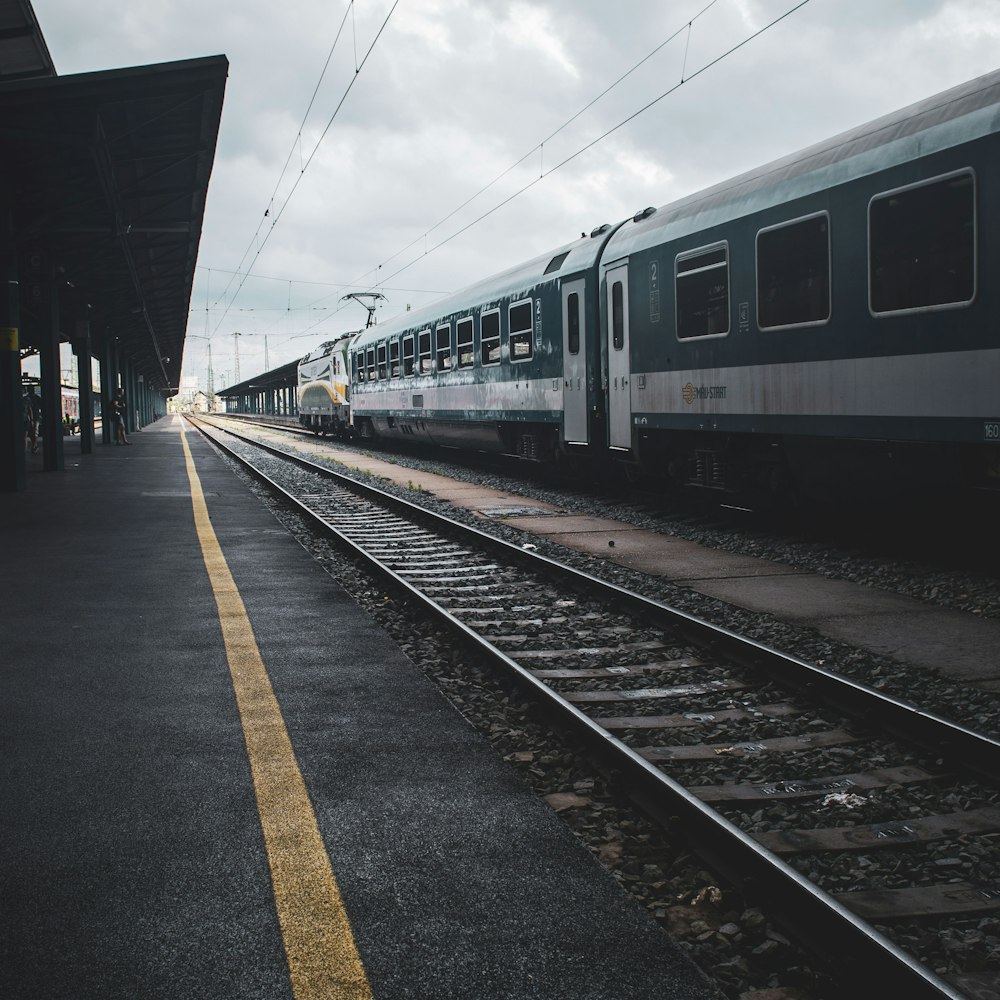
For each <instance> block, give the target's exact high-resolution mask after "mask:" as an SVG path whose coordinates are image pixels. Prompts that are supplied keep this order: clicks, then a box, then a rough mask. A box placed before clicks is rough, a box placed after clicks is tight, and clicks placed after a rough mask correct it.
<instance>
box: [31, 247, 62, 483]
mask: <svg viewBox="0 0 1000 1000" xmlns="http://www.w3.org/2000/svg"><path fill="white" fill-rule="evenodd" d="M38 255H39V254H38V253H37V252H35V253H33V254H32V258H33V259H34V258H35V257H37V256H38ZM41 256H42V263H41V264H40V265H39V266H38V272H39V273H38V274H37V275H36V281H35V283H34V289H33V294H34V292H35V290H37V297H38V301H39V305H40V307H41V308H40V309H39V318H40V321H41V322H40V323H39V331H38V332H39V337H38V360H39V363H40V367H41V389H42V426H41V432H42V468H43V469H44V470H45V471H46V472H61V471H62V470H63V469H64V468H65V467H66V459H65V456H64V453H63V415H62V363H61V359H60V356H59V341H60V337H59V289H58V287H57V285H56V282H55V280H54V279H55V273H54V269H53V267H52V264H51V262H49V261H48V260H47V259H46V258H45V255H44V254H41Z"/></svg>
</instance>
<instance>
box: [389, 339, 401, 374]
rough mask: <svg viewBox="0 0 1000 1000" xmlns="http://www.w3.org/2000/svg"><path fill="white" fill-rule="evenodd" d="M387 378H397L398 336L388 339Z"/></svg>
mask: <svg viewBox="0 0 1000 1000" xmlns="http://www.w3.org/2000/svg"><path fill="white" fill-rule="evenodd" d="M389 378H399V337H393V338H392V340H390V341H389Z"/></svg>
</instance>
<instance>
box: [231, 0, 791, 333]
mask: <svg viewBox="0 0 1000 1000" xmlns="http://www.w3.org/2000/svg"><path fill="white" fill-rule="evenodd" d="M397 2H398V0H397ZM717 2H718V0H711V2H710V3H709V4H707V5H706V6H705V7H704V8H702V10H700V11H699V12H698V13H697V14H696V15H695V16H694V17H692V18H691V19H689V20H688V21H686V22H685V23H684V25H683V26H681V27H680V28H678V29H677V30H676V31H675V32H673V33H672V34H671V35H670V36H669V37H668V38H667V39H665V40H664V41H663V42H662V43H660V44H659V45H658V46H657V47H656V48H655V49H653V50H652V51H651V52H650V53H649V54H647V55H646V56H645V57H644V58H643V59H642V60H640V61H639V62H638V63H636V64H635V65H634V66H633V67H632V68H631V69H629V70H628V71H626V72H625V73H624V74H622V76H620V77H619V78H618V79H617V80H616V81H615V82H614V83H612V84H610V85H609V86H608V87H606V88H605V89H604V90H603V91H602V92H601V93H600V94H598V95H597V96H596V97H594V98H593V99H592V100H591V101H590V102H588V103H587V104H586V105H585V106H584V107H583V108H581V109H580V111H578V112H576V113H575V114H574V115H573V116H571V117H570V118H568V119H567V120H566V121H565V122H564V123H563V124H562V125H560V126H559V128H558V129H556V130H555V131H554V132H552V133H551V134H550V135H549V136H547V137H546V139H544V140H543V142H542V143H539V144H536V145H535V146H533V147H532V149H531V150H530V151H529V152H528V153H526V154H525V155H524V156H523V157H521V158H520V159H519V160H518V161H517V162H515V163H514V164H512V165H511V166H510V167H508V168H507V169H506V170H505V171H503V172H502V173H501V174H499V175H498V176H497V177H496V178H494V180H492V181H491V182H490V183H489V184H487V185H486V186H485V187H483V188H482V189H481V190H480V191H479V192H477V193H476V194H475V195H473V196H472V197H470V198H469V199H467V200H466V201H465V202H463V203H462V204H461V205H460V206H458V208H456V209H454V210H453V211H452V212H450V213H449V214H448V215H447V216H445V217H444V218H442V219H441V220H440V221H439V222H437V223H435V225H434V226H432V227H431V228H430V229H428V230H427V231H426V232H425V233H423V234H422V235H421V236H419V237H418V238H417V239H416V240H414V241H412V242H411V243H410V244H408V245H407V246H406V247H404V248H403V249H402V250H400V251H397V253H395V254H393V256H392V257H390V258H388V259H387V261H386V263H388V262H389V261H392V260H394V259H395V258H396V257H398V256H400V254H402V253H405V252H406V250H407V249H410V248H412V247H413V246H414V245H416V244H417V243H420V242H424V243H425V247H424V250H423V252H422V253H421V254H420V255H419V256H418V257H415V258H414V259H413V260H411V261H409V262H408V263H406V264H403V265H402V266H401V267H399V268H398V269H397V270H395V271H393V272H392V274H390V275H388V276H386V277H384V278H380V279H379V280H378V282H377V283H376V285H372V284H368V285H362V284H361V283H360V282H361V277H363V276H359V278H358V279H355V280H354V281H352V282H348V283H345V284H344V285H343V286H341V287H367V288H374V287H378V288H383V289H387V290H388V289H389V286H388V285H387V282H389V281H392V280H393V279H394V278H396V277H397V276H398V275H400V274H402V273H403V272H404V271H406V270H408V269H409V268H410V267H412V266H413V265H414V264H415V263H417V262H418V261H420V260H423V259H424V258H425V257H427V256H429V255H430V254H432V253H434V252H435V251H436V250H439V249H440V248H441V247H443V246H445V245H447V244H448V243H450V242H451V241H453V240H455V239H457V238H458V237H459V236H461V235H463V234H464V233H466V232H468V231H469V230H470V229H472V228H473V227H474V226H476V225H478V224H479V223H480V222H482V221H484V220H485V219H487V218H489V217H490V216H492V215H494V214H495V213H496V212H498V211H499V210H500V209H502V208H504V207H505V206H507V205H508V204H510V203H511V202H512V201H514V200H515V199H516V198H518V197H520V195H522V194H524V193H526V192H527V191H529V190H530V189H531V188H533V187H534V186H535V185H536V184H538V183H539V182H541V181H542V180H545V179H546V178H548V177H549V176H550V175H552V174H554V173H556V172H557V171H559V170H561V169H562V168H563V167H565V166H567V165H568V164H569V163H571V162H572V161H574V160H575V159H577V158H578V157H579V156H581V155H583V153H585V152H587V151H588V150H590V149H592V148H593V147H594V146H596V145H598V144H599V143H601V142H603V141H604V140H605V139H607V138H608V137H609V136H611V135H613V134H614V133H615V132H617V131H618V130H620V129H621V128H623V127H624V126H625V125H627V124H629V123H630V122H632V121H634V120H635V119H636V118H637V117H639V116H640V115H641V114H643V113H644V112H646V111H648V110H649V109H650V108H652V107H654V106H655V105H656V104H658V103H659V102H661V101H662V100H664V99H665V98H667V97H669V96H670V95H671V94H673V93H675V92H677V91H678V90H679V89H680V88H681V87H682V86H684V85H685V84H686V83H690V82H691V81H692V80H694V79H696V78H697V77H699V76H701V75H702V74H704V73H706V72H707V71H708V70H710V69H712V68H713V67H715V66H717V65H718V64H719V63H721V62H722V61H724V60H725V59H727V58H729V57H730V56H732V55H733V54H735V53H736V52H738V51H739V50H740V49H742V48H744V47H745V46H746V45H748V44H749V43H750V42H752V41H754V40H755V39H757V38H759V37H760V36H761V35H763V34H764V33H765V32H767V31H769V30H770V29H771V28H773V27H775V26H776V25H778V24H779V23H780V22H782V21H784V20H785V19H786V18H788V17H790V16H791V15H792V14H794V13H796V12H797V11H799V10H800V9H801V8H803V7H805V6H806V5H807V4H808V3H809V2H810V0H800V2H799V3H797V4H795V5H794V6H792V7H790V8H789V9H788V10H786V11H784V12H783V13H781V14H779V15H778V16H777V17H775V18H773V19H772V20H771V21H769V22H768V23H767V24H765V25H764V26H763V27H761V28H759V29H758V30H756V31H754V32H752V33H751V34H749V35H747V36H746V37H745V38H743V39H742V40H741V41H739V42H738V43H736V44H735V45H733V46H731V47H730V48H728V49H726V50H725V51H724V52H722V53H721V54H720V55H718V56H716V57H715V58H713V59H711V60H709V62H707V63H705V64H704V65H703V66H701V67H700V68H698V69H696V70H694V71H693V72H691V73H690V74H687V75H686V74H685V71H686V68H687V67H686V63H687V54H688V51H687V50H688V47H689V43H690V28H691V25H692V24H693V23H694V22H695V21H697V20H698V18H700V17H702V16H703V15H704V14H705V13H707V12H708V10H710V9H711V8H712V7H713V6H714V5H715V4H716V3H717ZM395 6H396V4H394V5H393V9H395ZM389 13H390V15H391V13H392V11H391V10H390V12H389ZM386 21H388V16H387V18H386ZM384 27H385V23H383V26H382V28H384ZM381 30H382V29H380V33H381ZM685 31H687V32H688V39H687V44H686V46H685V56H684V59H685V63H684V67H683V68H682V72H681V78H680V80H679V81H678V82H677V83H675V84H674V85H672V86H671V87H669V88H667V89H666V90H665V91H663V92H662V93H661V94H659V95H658V96H657V97H655V98H653V99H652V100H651V101H649V102H647V103H646V104H644V105H643V106H642V107H640V108H639V109H637V110H636V111H634V112H633V113H632V114H630V115H628V116H627V117H626V118H624V119H622V120H621V121H619V122H618V123H617V124H615V125H613V126H612V127H611V128H609V129H607V130H606V131H605V132H603V133H602V134H601V135H599V136H597V137H596V138H594V139H592V140H590V141H589V142H587V143H586V144H584V145H583V146H581V147H580V148H579V149H577V150H576V151H575V152H573V153H571V154H569V155H568V156H566V157H564V158H563V159H562V160H560V161H559V162H557V163H555V164H554V165H553V166H551V167H549V169H548V170H544V169H543V170H542V171H541V172H540V174H539V175H538V176H536V177H534V178H533V179H532V180H531V181H529V182H528V183H526V184H524V185H523V186H522V187H520V188H519V189H518V190H516V191H514V192H513V193H512V194H510V195H509V196H508V197H506V198H504V199H503V200H502V201H500V202H499V203H497V204H496V205H494V206H493V207H491V208H490V209H488V210H487V211H485V212H483V213H482V214H481V215H479V216H477V217H476V218H475V219H473V220H471V221H470V222H469V223H467V224H466V225H464V226H462V227H461V228H460V229H458V230H457V231H455V232H454V233H452V234H451V235H449V236H447V237H445V238H444V239H442V240H440V241H439V242H438V243H436V244H434V245H432V246H430V247H427V246H426V238H427V235H428V234H429V233H431V232H433V231H434V230H435V229H437V228H439V227H440V226H441V225H442V224H444V223H445V222H447V221H448V220H449V219H451V218H452V217H454V216H455V215H456V214H457V213H458V212H460V211H461V210H462V209H463V208H465V207H467V206H468V205H469V204H471V202H473V201H474V200H475V199H476V198H477V197H479V196H480V195H481V194H483V193H485V192H486V191H487V190H489V189H490V188H491V187H493V186H494V185H495V184H496V183H497V182H498V181H499V180H501V179H502V178H503V177H504V176H506V175H507V174H508V173H510V172H511V171H512V170H514V169H516V168H517V167H518V166H519V165H520V164H521V163H523V162H524V161H525V160H526V159H528V157H530V156H532V155H533V154H534V152H535V151H536V150H538V149H539V148H540V146H541V145H542V144H543V143H544V142H548V141H550V140H551V139H552V138H554V137H555V136H556V135H558V134H559V133H560V132H561V131H563V130H564V129H565V128H567V127H568V126H569V125H570V124H572V123H573V122H574V121H575V120H576V119H578V118H579V117H580V116H581V115H583V114H584V113H585V112H586V111H587V110H589V108H591V107H592V106H593V105H594V104H596V103H597V102H598V101H599V100H600V99H601V98H602V97H604V96H605V95H606V94H607V93H609V92H610V91H611V90H612V89H613V88H614V87H616V86H617V85H618V84H620V83H621V82H622V81H624V80H625V79H627V78H628V76H630V75H631V74H632V73H634V72H635V71H636V70H637V69H638V68H639V67H640V66H642V65H643V64H644V63H645V62H647V61H648V60H649V59H650V58H652V56H654V55H655V54H656V53H657V52H659V51H660V50H661V49H662V48H663V47H664V46H665V45H667V44H668V43H669V42H671V41H673V40H674V39H675V38H677V37H678V36H679V35H680V34H681V33H682V32H685ZM377 38H378V36H376V41H377ZM372 47H374V42H373V43H372ZM370 52H371V48H369V50H368V53H366V55H365V59H363V60H362V63H361V65H362V66H363V65H364V62H365V60H366V59H367V58H368V54H370ZM348 89H349V88H348ZM345 97H346V93H345ZM341 103H342V102H341ZM339 107H340V105H338V110H339ZM335 115H336V112H335V114H334V117H335ZM332 123H333V119H332V118H331V120H330V122H329V123H328V125H327V129H326V130H324V135H325V134H326V131H327V130H328V129H329V127H330V125H332ZM317 148H318V147H317ZM314 154H315V150H314V151H313V155H314ZM311 158H312V157H311V156H310V159H311ZM286 204H287V202H286ZM383 266H384V265H379V266H378V269H377V270H381V269H382V267H383ZM366 273H370V271H368V272H366ZM248 275H249V272H247V275H246V276H248ZM246 276H245V277H246ZM245 277H244V280H245ZM241 287H242V282H241ZM440 294H445V293H440ZM342 308H343V306H342V305H340V304H338V305H337V307H336V308H332V309H330V310H329V311H328V312H327V315H324V316H322V317H320V318H318V319H317V320H316V321H315V322H314V323H312V324H310V325H309V326H307V327H306V328H305V329H304V330H303V331H302V332H300V333H297V334H292V335H290V336H288V337H287V340H298V339H302V338H304V337H306V336H308V335H309V334H310V333H311V332H312V331H313V330H315V329H316V328H317V327H319V326H321V325H322V324H323V323H326V322H328V321H329V320H330V319H332V318H333V316H335V315H336V314H337V313H339V312H340V311H341V309H342ZM221 322H222V320H221V319H220V321H219V323H220V324H221Z"/></svg>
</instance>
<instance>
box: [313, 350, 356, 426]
mask: <svg viewBox="0 0 1000 1000" xmlns="http://www.w3.org/2000/svg"><path fill="white" fill-rule="evenodd" d="M357 336H358V332H357V331H355V332H353V333H345V334H342V335H341V336H339V337H337V338H336V339H335V340H330V341H327V342H326V343H325V344H322V345H320V347H319V348H317V349H316V350H315V351H313V352H312V353H311V354H307V355H306V356H305V357H304V358H302V359H301V360H300V361H299V365H298V400H299V423H300V424H301V425H302V426H303V427H306V428H308V429H309V430H311V431H313V432H314V433H315V434H318V435H324V434H333V435H336V436H338V437H341V436H345V435H346V434H347V433H348V432H349V430H350V426H351V414H350V360H349V359H350V354H349V345H350V343H351V341H352V340H353V339H354V338H355V337H357Z"/></svg>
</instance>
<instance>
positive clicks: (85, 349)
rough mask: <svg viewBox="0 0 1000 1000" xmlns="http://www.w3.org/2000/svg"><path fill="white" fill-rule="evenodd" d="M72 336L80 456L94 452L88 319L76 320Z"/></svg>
mask: <svg viewBox="0 0 1000 1000" xmlns="http://www.w3.org/2000/svg"><path fill="white" fill-rule="evenodd" d="M73 333H74V336H73V353H74V354H75V355H76V370H77V373H78V377H77V381H78V382H79V383H80V454H81V455H90V454H93V451H94V390H93V386H92V381H93V379H92V376H91V363H90V359H91V344H90V318H89V317H85V318H84V319H80V320H77V322H76V326H75V328H74V331H73Z"/></svg>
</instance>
